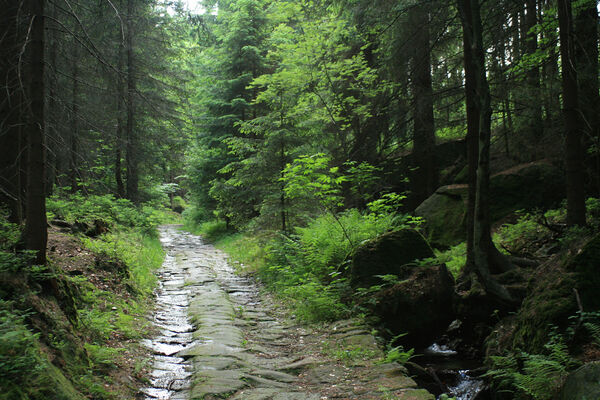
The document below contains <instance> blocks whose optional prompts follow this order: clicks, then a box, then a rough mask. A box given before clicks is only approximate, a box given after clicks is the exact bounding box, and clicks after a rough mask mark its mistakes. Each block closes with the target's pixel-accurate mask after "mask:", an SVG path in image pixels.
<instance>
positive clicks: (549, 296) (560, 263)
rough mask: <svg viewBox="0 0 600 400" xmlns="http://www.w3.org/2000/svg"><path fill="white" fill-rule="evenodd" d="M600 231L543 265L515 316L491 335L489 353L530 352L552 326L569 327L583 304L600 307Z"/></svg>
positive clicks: (589, 308)
mask: <svg viewBox="0 0 600 400" xmlns="http://www.w3.org/2000/svg"><path fill="white" fill-rule="evenodd" d="M598 260H600V235H597V236H595V237H592V238H591V239H589V240H588V241H587V242H585V244H584V245H583V246H582V247H581V248H580V249H579V250H578V251H576V252H574V255H571V256H568V257H566V258H564V259H563V258H561V257H560V255H556V256H555V257H553V258H552V259H550V260H549V261H548V262H547V263H545V264H544V265H542V266H540V267H539V268H538V269H537V270H536V271H535V273H534V275H533V276H532V278H531V279H530V282H529V287H528V290H527V291H528V293H529V294H528V295H527V297H526V298H525V300H524V301H523V304H522V305H521V308H520V309H519V311H518V312H517V313H516V315H514V316H513V317H511V318H509V319H506V320H504V321H502V322H501V323H500V324H499V325H498V326H497V327H496V329H495V332H494V334H492V335H491V336H490V337H489V338H488V343H487V351H488V354H490V355H491V354H497V353H499V352H502V351H503V350H506V349H517V348H520V349H523V350H525V351H528V352H530V353H538V352H541V351H542V350H543V347H544V344H545V343H546V342H547V340H548V333H549V331H550V328H551V326H557V327H559V328H565V327H566V326H567V325H568V324H569V317H570V316H572V315H575V313H576V312H577V310H578V309H579V306H578V304H577V300H576V295H575V290H576V291H577V294H578V295H579V297H580V299H581V305H582V307H583V310H584V311H586V312H591V311H598V310H600V298H599V296H598V293H600V276H599V275H600V273H599V270H598Z"/></svg>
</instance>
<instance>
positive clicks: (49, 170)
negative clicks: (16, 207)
mask: <svg viewBox="0 0 600 400" xmlns="http://www.w3.org/2000/svg"><path fill="white" fill-rule="evenodd" d="M57 19H58V7H57V5H56V4H54V5H53V6H52V20H53V21H56V20H57ZM52 28H54V29H53V30H52ZM47 29H49V30H50V31H51V32H52V33H51V34H50V37H49V38H48V40H46V42H49V43H48V46H47V50H48V52H49V55H48V67H49V68H48V69H49V70H50V71H56V69H57V59H56V57H57V46H58V29H56V26H54V27H48V28H47ZM46 86H47V87H48V112H47V113H45V114H46V146H47V151H46V154H47V159H46V195H47V196H51V195H52V193H53V191H54V186H55V184H56V182H57V176H58V170H57V169H56V165H57V164H58V161H57V158H58V152H59V146H58V138H57V137H58V129H56V119H57V116H58V115H59V114H60V112H59V111H58V102H57V101H56V96H57V86H58V83H57V75H56V73H54V74H52V75H51V76H49V79H48V82H47V84H46Z"/></svg>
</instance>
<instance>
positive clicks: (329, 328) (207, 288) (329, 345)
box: [143, 226, 434, 400]
mask: <svg viewBox="0 0 600 400" xmlns="http://www.w3.org/2000/svg"><path fill="white" fill-rule="evenodd" d="M161 242H162V243H163V246H164V247H165V249H166V250H167V258H166V260H165V263H164V265H163V267H162V268H161V270H160V271H159V276H160V277H161V282H160V287H159V289H158V290H157V296H158V297H157V313H156V315H155V318H154V324H155V326H156V327H157V331H158V335H157V336H156V337H155V338H154V339H153V340H152V341H150V342H149V343H148V346H149V347H150V348H152V349H153V350H154V353H155V354H154V362H153V366H152V367H151V368H150V369H151V370H152V371H151V372H150V381H151V384H152V385H151V386H152V387H150V388H146V389H143V391H144V392H145V393H146V396H147V397H146V398H147V399H153V398H164V399H186V398H191V399H217V398H219V399H222V398H231V399H244V400H259V399H264V400H268V399H285V400H313V399H315V400H320V399H415V400H416V399H434V396H433V395H431V394H430V393H428V392H427V391H426V390H423V389H419V388H417V385H416V383H415V382H414V381H413V380H412V379H411V378H410V377H408V376H407V372H406V370H405V369H404V368H403V367H402V366H401V365H400V364H397V363H384V362H383V360H384V354H383V351H382V350H381V348H380V346H379V344H378V343H377V341H376V339H375V337H374V336H373V335H372V334H371V332H370V331H369V329H368V328H367V327H365V326H364V325H362V324H361V323H360V322H358V321H356V320H345V321H338V322H335V323H331V324H325V325H320V326H310V327H309V326H305V325H302V324H300V323H298V322H297V321H295V320H294V319H293V317H292V316H291V315H290V314H289V313H288V312H286V310H285V308H284V307H282V306H281V305H279V304H278V303H277V302H276V301H275V300H273V299H272V298H271V297H270V296H268V295H267V294H265V293H263V291H261V290H260V287H259V286H258V285H257V284H256V282H254V281H253V280H252V279H250V278H247V277H242V276H239V275H237V274H236V273H235V271H234V270H233V268H232V267H231V266H230V265H229V263H228V262H227V255H226V254H225V253H223V252H221V251H219V250H217V249H215V248H214V247H213V246H212V245H210V244H207V243H205V242H203V241H202V239H201V238H199V237H198V236H193V235H191V234H189V233H186V232H183V231H181V230H180V229H179V227H177V226H166V227H163V228H161ZM184 314H185V315H187V317H186V316H185V315H184Z"/></svg>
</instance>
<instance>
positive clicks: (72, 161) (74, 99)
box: [69, 30, 79, 193]
mask: <svg viewBox="0 0 600 400" xmlns="http://www.w3.org/2000/svg"><path fill="white" fill-rule="evenodd" d="M76 32H77V30H76ZM78 45H79V44H78V43H77V41H76V40H73V50H72V57H73V59H72V60H71V62H72V65H71V68H72V70H71V74H72V76H71V85H72V86H71V127H70V132H69V183H70V185H71V193H76V192H77V191H78V190H79V180H78V178H79V167H78V162H77V159H78V151H79V49H78Z"/></svg>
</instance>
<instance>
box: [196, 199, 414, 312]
mask: <svg viewBox="0 0 600 400" xmlns="http://www.w3.org/2000/svg"><path fill="white" fill-rule="evenodd" d="M410 222H411V218H410V217H408V216H398V215H396V214H394V213H391V212H389V211H388V210H387V209H385V208H384V207H383V206H381V205H380V204H375V205H374V206H373V208H372V209H371V212H365V213H362V212H359V211H358V210H355V209H351V210H347V211H346V212H343V213H340V214H337V215H333V214H331V213H326V214H322V215H320V216H318V217H316V218H314V219H313V220H312V221H311V222H310V223H309V224H308V225H307V226H306V227H301V228H296V230H295V232H294V233H293V234H287V235H284V234H280V233H273V232H272V233H268V234H263V235H256V234H248V235H245V234H240V233H236V234H231V233H228V232H227V230H226V227H225V224H224V223H219V222H209V223H203V224H201V225H199V226H198V225H194V224H193V222H192V223H188V225H187V226H186V229H188V230H190V231H192V232H195V233H199V234H202V235H203V236H204V237H206V238H208V239H209V240H212V241H214V242H215V244H216V245H217V246H218V247H220V248H221V249H223V250H224V251H225V252H227V253H228V254H229V256H230V257H231V259H232V261H233V262H234V264H238V265H243V266H244V268H243V269H244V271H246V272H248V271H249V272H252V273H255V274H256V275H257V276H258V277H259V278H260V279H261V281H262V282H263V283H264V284H265V285H266V286H267V288H268V289H270V290H271V291H272V292H274V293H275V294H276V295H277V296H278V297H279V298H280V299H281V300H282V301H284V302H285V303H286V304H287V305H289V306H290V307H291V309H292V310H293V312H294V314H295V315H296V317H297V318H298V319H300V320H302V321H305V322H311V323H315V322H323V321H333V320H337V319H340V318H343V317H346V316H348V315H349V314H350V309H349V307H348V306H347V305H346V304H345V302H344V301H342V299H343V298H344V297H346V298H347V297H348V295H349V293H350V287H349V285H348V282H347V279H346V278H345V277H344V274H343V272H344V271H345V268H346V267H347V260H348V259H349V256H350V254H351V253H352V251H353V250H354V249H355V248H356V246H358V245H359V244H361V243H362V242H364V241H366V240H369V239H372V238H374V237H376V236H378V235H380V234H382V233H385V232H387V231H390V230H393V229H397V228H400V227H403V226H407V225H408V224H409V223H410ZM190 225H191V226H190Z"/></svg>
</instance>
